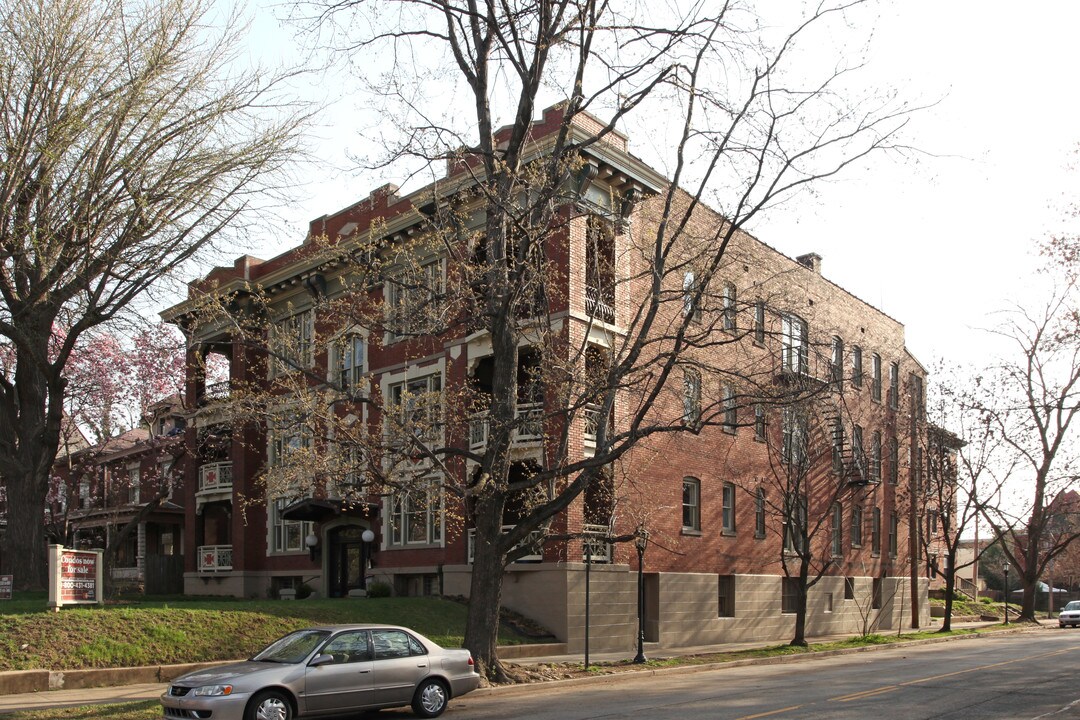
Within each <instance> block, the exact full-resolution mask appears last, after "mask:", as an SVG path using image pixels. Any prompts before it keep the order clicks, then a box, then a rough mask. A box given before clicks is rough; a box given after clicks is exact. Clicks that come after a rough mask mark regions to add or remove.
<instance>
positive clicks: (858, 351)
mask: <svg viewBox="0 0 1080 720" xmlns="http://www.w3.org/2000/svg"><path fill="white" fill-rule="evenodd" d="M851 384H852V385H854V386H855V387H857V388H861V387H862V348H861V347H859V346H858V345H852V346H851Z"/></svg>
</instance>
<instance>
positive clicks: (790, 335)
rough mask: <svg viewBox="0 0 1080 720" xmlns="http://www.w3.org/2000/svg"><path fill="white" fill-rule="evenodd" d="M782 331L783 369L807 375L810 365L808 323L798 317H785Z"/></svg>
mask: <svg viewBox="0 0 1080 720" xmlns="http://www.w3.org/2000/svg"><path fill="white" fill-rule="evenodd" d="M781 330H782V333H783V348H782V351H783V355H782V357H781V361H780V362H781V367H782V368H783V369H784V370H785V371H787V372H792V373H805V372H806V371H807V369H808V365H809V361H808V356H807V352H808V349H807V328H806V321H805V320H803V319H802V318H800V317H798V316H796V315H784V317H783V322H782V328H781Z"/></svg>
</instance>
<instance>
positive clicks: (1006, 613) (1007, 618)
mask: <svg viewBox="0 0 1080 720" xmlns="http://www.w3.org/2000/svg"><path fill="white" fill-rule="evenodd" d="M1002 570H1004V572H1005V624H1006V625H1008V624H1009V563H1005V565H1004V567H1003V568H1002Z"/></svg>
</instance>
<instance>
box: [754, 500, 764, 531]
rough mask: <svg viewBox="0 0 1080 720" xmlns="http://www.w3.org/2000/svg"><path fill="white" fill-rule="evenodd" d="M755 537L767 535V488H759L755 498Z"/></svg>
mask: <svg viewBox="0 0 1080 720" xmlns="http://www.w3.org/2000/svg"><path fill="white" fill-rule="evenodd" d="M754 537H756V538H759V539H760V538H763V537H765V489H764V488H758V491H757V497H755V498H754Z"/></svg>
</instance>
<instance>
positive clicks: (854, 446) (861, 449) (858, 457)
mask: <svg viewBox="0 0 1080 720" xmlns="http://www.w3.org/2000/svg"><path fill="white" fill-rule="evenodd" d="M851 452H852V454H853V455H854V458H853V459H854V460H855V473H856V475H857V476H858V479H859V480H861V481H865V480H866V448H865V446H864V445H863V429H862V425H852V426H851Z"/></svg>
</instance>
